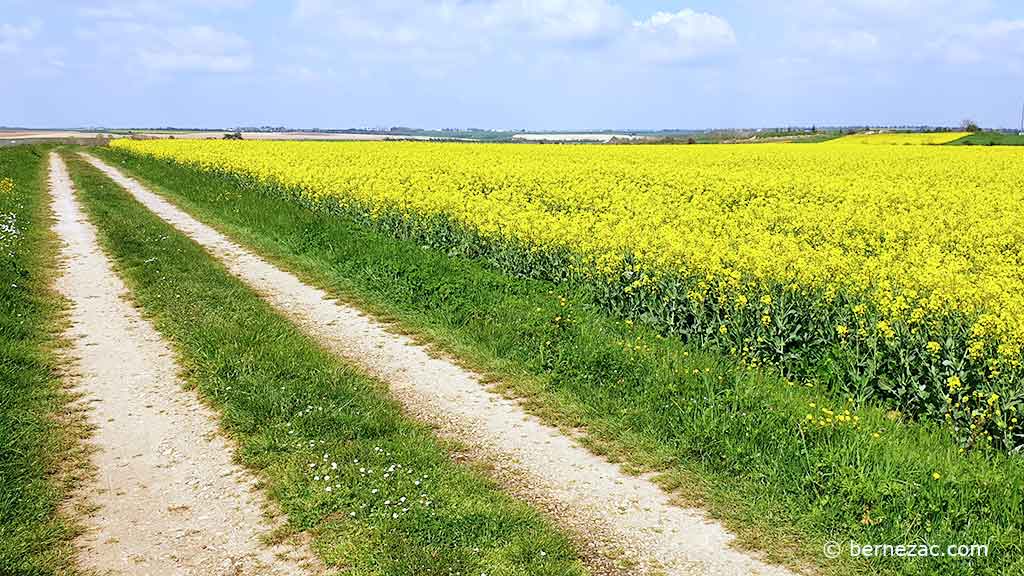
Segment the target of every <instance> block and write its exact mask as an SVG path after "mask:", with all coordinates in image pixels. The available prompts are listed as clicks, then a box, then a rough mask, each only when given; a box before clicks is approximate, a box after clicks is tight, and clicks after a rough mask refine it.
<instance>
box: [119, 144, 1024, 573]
mask: <svg viewBox="0 0 1024 576" xmlns="http://www.w3.org/2000/svg"><path fill="white" fill-rule="evenodd" d="M100 154H101V155H102V156H103V157H104V158H105V159H106V160H108V161H110V162H111V163H113V164H115V165H117V166H119V167H121V168H123V169H125V170H126V171H127V172H129V173H131V174H133V175H134V176H136V177H138V178H139V179H140V180H142V181H143V182H145V183H146V184H147V185H149V186H150V187H152V189H154V190H156V191H158V192H160V193H162V194H164V195H165V196H166V197H168V198H170V199H172V200H173V201H174V202H176V203H178V205H179V206H181V207H182V208H183V209H185V210H187V211H189V212H191V213H192V214H193V215H195V216H196V217H197V218H199V219H201V220H203V221H205V222H206V223H207V224H209V225H212V226H214V227H216V228H218V229H220V230H221V231H222V232H224V233H225V234H227V235H228V236H230V237H232V238H233V239H235V240H236V241H239V242H241V243H242V244H245V245H247V246H249V247H251V248H253V249H254V250H255V251H256V252H258V253H260V254H262V255H264V256H266V257H268V258H270V259H271V260H274V261H275V262H276V263H278V264H279V265H281V266H282V267H284V268H286V269H290V270H293V271H295V272H297V273H298V274H300V275H301V276H304V277H305V278H306V279H308V280H309V281H311V282H313V283H315V284H317V285H319V286H322V287H324V288H325V289H327V290H328V291H330V292H332V293H333V294H335V295H338V296H340V297H342V298H345V299H348V300H350V301H354V302H355V303H357V305H359V306H362V307H364V308H366V309H368V310H371V311H373V312H375V313H377V314H379V315H381V316H383V317H385V318H388V319H391V320H397V321H399V322H400V323H401V324H402V325H403V326H404V327H405V328H406V329H407V330H409V331H411V332H413V333H415V334H418V335H420V336H421V337H423V338H424V339H427V340H430V341H433V342H435V343H438V344H440V345H441V346H442V347H444V348H446V349H447V350H449V351H450V352H452V353H453V354H455V355H456V356H458V357H460V358H462V359H464V360H465V361H466V363H467V364H470V365H471V366H473V367H475V368H477V369H479V370H482V371H486V372H489V373H491V374H492V375H495V376H497V377H500V378H502V379H503V382H504V383H505V384H506V385H508V386H509V387H510V388H511V389H512V391H514V392H515V393H516V394H517V395H519V396H520V397H522V398H525V399H526V401H527V402H528V403H529V405H530V407H531V409H532V410H534V411H535V412H537V413H538V414H540V415H542V416H543V417H545V418H546V419H548V420H549V421H551V422H554V423H558V424H562V425H565V426H570V427H576V426H583V427H585V429H586V432H587V436H586V439H587V441H588V442H589V443H590V444H591V446H592V447H593V448H594V449H595V450H597V451H601V452H604V453H607V454H608V455H609V456H610V457H612V458H613V459H624V460H626V461H628V462H630V463H632V464H635V465H636V466H638V467H639V468H642V469H653V470H659V471H661V472H662V477H661V479H662V481H663V482H664V483H665V485H666V486H667V487H669V488H676V489H678V490H679V491H680V492H681V494H682V497H683V498H684V499H685V500H687V501H688V502H692V503H699V504H703V505H705V506H706V507H707V508H708V509H709V510H710V512H711V513H712V514H713V515H714V516H716V517H718V518H721V519H723V520H724V521H725V522H726V523H727V524H728V525H729V526H730V528H732V529H733V530H734V531H736V532H737V533H738V534H739V535H740V537H741V542H742V543H743V544H745V545H747V546H750V547H754V548H758V549H762V550H765V551H767V552H768V554H769V557H771V558H772V559H774V560H776V561H785V562H787V563H790V564H811V565H816V566H818V567H819V568H820V569H821V571H822V572H824V573H836V574H901V575H910V574H913V575H917V574H920V575H930V574H935V573H942V574H951V575H952V574H992V575H996V574H1006V573H1012V572H1013V571H1014V570H1016V571H1024V542H1022V533H1024V532H1022V528H1024V463H1022V461H1021V459H1020V458H1018V457H1015V456H1007V455H1004V454H998V453H980V452H976V453H970V454H962V453H961V452H960V449H959V448H958V447H957V445H956V443H955V441H954V440H953V439H952V438H951V437H950V436H949V435H948V433H947V431H946V430H945V429H944V427H943V426H942V424H941V423H929V422H909V421H906V420H904V419H903V418H901V417H900V416H899V415H897V414H895V413H891V412H886V411H885V410H883V409H878V408H872V407H860V408H857V409H853V408H852V405H851V404H849V403H848V400H847V399H845V398H838V397H833V396H831V395H829V394H828V393H827V392H826V391H824V390H819V389H815V388H807V387H805V386H800V385H797V384H795V383H792V382H787V381H785V380H783V379H781V378H778V377H777V376H774V375H772V374H771V373H769V372H763V371H759V370H750V369H744V368H742V367H737V366H736V365H735V363H734V362H733V361H731V360H730V359H728V358H727V357H725V356H722V355H718V354H712V353H705V352H702V351H700V350H698V349H696V348H695V347H693V346H690V345H687V344H686V343H683V342H680V341H678V340H676V339H667V338H662V337H661V336H660V335H659V334H657V333H655V332H653V331H651V330H648V329H646V328H644V327H642V326H637V325H633V324H631V323H628V322H623V321H621V320H619V319H616V318H612V317H609V316H608V315H607V314H605V313H604V312H602V311H601V310H600V309H599V308H598V307H597V306H596V305H595V304H594V303H593V299H592V296H591V294H590V293H589V292H588V291H587V290H586V289H585V288H581V287H574V286H569V285H554V284H551V283H546V282H541V281H536V280H530V279H523V278H513V277H510V276H508V275H505V274H502V273H500V272H499V271H497V270H495V269H494V268H492V267H490V266H488V265H486V264H485V263H482V262H479V261H474V260H471V259H465V258H460V257H450V256H448V255H446V254H443V253H440V252H438V251H433V250H427V249H424V248H422V247H420V246H417V245H416V244H414V243H411V242H408V241H402V240H396V239H393V238H391V237H388V236H386V235H384V234H381V233H379V232H378V231H375V230H373V229H372V228H370V227H367V226H365V225H363V224H360V223H358V222H355V221H353V220H352V219H349V218H346V217H344V216H340V215H337V214H331V213H327V212H324V211H319V210H315V209H311V208H309V207H307V206H304V205H302V204H301V203H300V202H296V201H295V200H294V199H292V198H288V197H283V196H282V195H281V194H280V192H279V191H278V190H276V189H273V188H271V187H265V186H262V185H260V184H257V183H254V182H252V181H249V180H247V179H244V178H239V177H236V176H234V175H231V174H220V173H213V172H204V171H200V170H196V169H193V168H189V167H186V166H181V165H177V164H174V163H170V162H164V161H160V160H155V159H152V158H146V157H135V156H132V155H130V154H127V153H124V152H119V151H116V150H103V151H101V152H100ZM847 410H849V411H850V414H846V413H845V412H846V411H847ZM829 541H838V542H841V543H842V544H843V545H844V546H845V545H846V544H847V543H849V542H851V541H852V542H854V543H861V544H892V545H897V544H920V543H925V542H927V543H936V544H939V545H941V546H942V547H943V549H944V548H945V547H946V546H948V545H951V544H986V545H988V546H989V553H988V555H987V556H984V557H974V558H959V557H956V558H954V557H950V556H942V557H936V558H924V559H915V560H912V561H908V560H907V559H906V558H893V557H888V558H871V559H864V558H851V557H850V555H849V554H848V553H845V552H844V553H843V554H841V555H840V557H839V558H837V559H834V560H832V559H828V558H826V557H825V555H824V554H823V546H824V544H825V543H826V542H829Z"/></svg>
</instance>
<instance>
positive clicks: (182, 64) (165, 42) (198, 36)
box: [138, 26, 252, 72]
mask: <svg viewBox="0 0 1024 576" xmlns="http://www.w3.org/2000/svg"><path fill="white" fill-rule="evenodd" d="M147 44H148V45H146V46H142V47H140V48H139V49H138V54H139V59H140V61H141V62H142V64H143V65H144V66H145V67H147V68H149V69H151V70H155V71H188V70H193V71H206V72H240V71H243V70H247V69H249V68H250V67H251V66H252V55H251V54H250V52H249V43H248V42H246V40H245V39H244V38H242V37H241V36H238V35H236V34H232V33H230V32H224V31H220V30H217V29H214V28H211V27H210V26H187V27H182V28H171V29H168V30H166V31H163V32H161V33H159V34H157V35H156V36H155V37H153V38H152V39H151V41H150V42H148V43H147Z"/></svg>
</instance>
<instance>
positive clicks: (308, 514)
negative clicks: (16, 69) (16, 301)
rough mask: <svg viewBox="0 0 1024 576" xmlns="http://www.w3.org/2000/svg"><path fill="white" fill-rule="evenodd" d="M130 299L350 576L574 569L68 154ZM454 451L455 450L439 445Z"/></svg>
mask: <svg viewBox="0 0 1024 576" xmlns="http://www.w3.org/2000/svg"><path fill="white" fill-rule="evenodd" d="M69 160H70V162H69V165H70V168H71V170H72V175H73V178H74V181H75V185H76V187H77V189H78V190H79V195H80V197H81V198H82V200H83V202H84V204H85V206H86V210H87V212H88V214H89V215H90V217H91V218H92V220H93V221H94V222H95V223H96V224H97V227H98V228H99V230H100V239H101V243H102V245H103V246H104V248H105V249H106V250H107V251H108V253H109V254H110V255H111V256H112V257H113V259H114V260H115V262H116V266H117V268H118V269H119V270H120V271H121V273H122V274H123V276H124V277H125V280H126V282H127V283H128V285H129V286H130V287H131V289H132V292H133V294H134V297H135V299H136V301H137V302H138V303H139V304H140V306H141V307H142V309H143V311H144V312H145V313H146V314H147V315H148V316H149V317H151V318H152V319H153V321H154V322H155V324H156V326H157V328H158V329H159V330H160V331H161V332H162V333H163V334H164V335H165V336H167V337H168V338H169V339H170V340H171V341H172V343H173V344H174V345H175V346H176V348H177V349H178V351H179V354H180V358H181V360H182V363H183V365H184V369H185V371H186V374H187V376H188V381H189V382H190V383H191V384H193V385H195V386H196V387H197V388H198V390H199V391H200V393H201V394H202V396H203V398H204V399H207V400H208V401H209V402H210V403H211V404H213V405H214V406H215V407H216V408H217V409H218V410H219V411H220V412H221V413H222V415H223V420H222V423H223V426H224V427H225V428H226V429H227V430H228V432H229V433H230V434H231V435H232V436H233V437H234V438H236V440H237V441H238V443H239V445H240V447H241V449H240V457H241V459H242V461H243V462H244V463H245V464H246V465H248V466H250V467H252V468H255V469H258V470H260V471H261V472H262V475H263V478H264V479H265V480H266V481H267V483H268V486H269V491H270V494H271V495H272V496H273V497H274V498H275V499H277V500H278V501H279V502H280V503H281V505H282V507H283V509H284V510H285V511H286V513H287V515H288V519H289V523H290V526H291V527H292V528H294V529H298V530H309V531H311V532H312V533H313V535H314V539H315V547H316V549H317V550H318V551H319V553H320V555H321V556H322V557H323V558H324V559H325V560H326V561H327V562H328V564H329V565H332V566H338V567H344V568H348V569H350V570H351V572H347V573H350V574H381V575H385V574H386V575H388V576H392V575H400V574H409V575H416V576H421V575H429V574H437V575H441V574H444V575H448V574H481V573H486V574H503V575H519V574H522V575H538V574H539V575H543V574H548V575H569V574H582V573H584V571H583V569H582V568H581V566H580V564H579V562H578V561H577V559H576V557H575V555H574V552H573V550H572V547H571V546H570V544H569V542H568V541H567V540H566V538H564V537H563V536H562V535H561V534H560V533H559V532H558V531H556V530H555V529H553V528H552V527H551V526H550V525H549V524H548V523H547V521H546V520H544V519H543V518H542V517H540V516H539V515H538V513H536V512H534V511H533V510H532V509H530V508H529V507H528V506H526V505H524V504H522V503H519V502H516V501H514V500H512V499H511V498H509V497H507V496H504V495H503V494H501V493H500V492H499V491H498V490H497V489H496V488H495V487H494V486H492V485H491V484H490V483H489V482H488V481H486V480H484V479H483V478H482V476H481V475H479V474H477V473H475V472H472V471H469V470H467V469H464V468H462V467H460V466H457V465H455V464H453V463H452V462H451V461H450V459H449V455H448V452H447V451H446V449H445V448H446V447H444V446H441V445H440V444H439V443H438V442H437V441H436V440H435V439H434V438H433V436H432V435H431V434H430V432H429V430H426V429H425V428H423V427H421V426H419V425H415V424H412V423H410V422H409V421H408V420H407V419H405V418H404V416H403V415H402V414H401V412H400V410H399V408H398V406H397V405H396V404H395V403H394V402H393V401H391V400H390V399H389V397H388V395H387V393H386V391H385V390H384V389H383V387H382V386H381V385H380V384H379V383H378V382H375V381H373V380H370V379H368V378H366V377H363V376H361V375H360V374H358V373H356V372H355V371H353V370H350V369H349V368H347V367H345V366H344V365H342V364H341V363H340V362H338V361H337V360H336V359H334V358H333V357H332V356H331V355H330V354H329V353H327V352H325V351H323V350H321V349H320V348H319V347H318V346H317V345H316V344H314V343H313V342H311V341H310V340H309V339H308V338H306V337H305V336H303V335H302V334H301V333H300V332H299V331H298V329H296V328H295V327H294V326H292V325H291V324H290V323H289V322H288V321H287V320H285V319H283V318H282V317H280V316H278V315H277V314H275V313H274V312H273V311H272V310H271V308H270V307H269V305H268V304H266V303H264V302H263V301H262V300H260V299H259V297H258V296H256V295H255V294H254V293H253V292H251V291H250V290H248V289H247V288H246V287H245V286H244V285H243V284H242V283H241V282H240V281H238V280H236V279H235V278H234V277H232V276H230V275H229V274H228V272H227V271H225V270H224V269H223V268H222V267H221V266H220V265H219V264H218V263H216V262H215V261H214V260H213V259H212V258H211V257H210V256H209V255H207V254H206V253H205V252H204V251H203V250H202V249H201V248H199V247H198V246H197V245H196V244H194V243H193V242H191V241H190V240H188V239H187V238H185V237H184V236H182V235H181V234H178V233H176V232H175V231H174V230H173V229H172V228H170V227H169V226H167V225H166V224H164V223H163V222H162V221H161V220H159V219H158V218H157V217H156V216H154V215H152V214H151V213H149V212H148V211H147V210H146V209H145V208H143V207H142V206H141V205H139V204H138V203H136V202H135V201H134V200H132V199H131V198H130V197H129V196H128V195H127V193H126V192H124V191H123V190H121V189H120V188H119V187H118V186H117V185H116V184H114V183H113V182H112V181H110V180H109V179H107V178H106V177H105V176H103V175H102V174H101V173H100V172H98V171H97V170H95V169H94V168H92V167H91V166H88V165H87V164H85V163H84V162H83V161H82V160H81V159H80V158H78V157H77V156H75V157H73V158H69ZM449 448H453V449H454V448H455V447H449Z"/></svg>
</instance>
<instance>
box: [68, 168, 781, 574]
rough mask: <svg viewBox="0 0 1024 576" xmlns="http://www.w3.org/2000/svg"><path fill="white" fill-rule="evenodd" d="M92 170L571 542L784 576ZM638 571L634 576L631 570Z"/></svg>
mask: <svg viewBox="0 0 1024 576" xmlns="http://www.w3.org/2000/svg"><path fill="white" fill-rule="evenodd" d="M84 156H85V157H86V158H87V159H88V160H89V161H90V162H91V163H92V164H93V165H94V166H96V167H97V168H99V169H100V170H102V171H103V172H105V173H106V174H107V175H108V176H110V177H111V178H112V179H113V180H115V181H116V182H117V183H118V184H120V185H122V186H124V187H125V188H126V189H127V190H128V191H129V192H130V193H131V194H132V195H133V196H134V197H135V198H136V199H138V200H139V201H140V202H141V203H142V204H143V205H145V206H146V207H147V208H149V209H150V210H152V211H153V212H154V213H156V214H157V215H159V216H160V217H161V218H163V219H164V220H165V221H167V222H168V223H170V224H171V225H172V226H174V227H175V228H177V229H178V230H180V231H182V232H184V233H185V234H186V235H188V236H189V237H190V238H192V239H193V240H194V241H196V242H197V243H199V244H200V245H202V246H203V247H205V248H206V249H207V250H208V251H209V252H210V253H211V254H213V255H214V256H215V257H217V258H219V259H221V260H222V261H223V262H224V264H225V265H226V266H227V268H228V269H229V270H230V271H231V272H232V273H233V274H235V275H236V276H238V277H239V278H241V279H242V280H243V281H244V282H246V283H247V284H249V285H250V286H252V287H253V288H254V289H255V290H256V291H257V292H259V293H260V294H261V295H262V296H263V297H264V298H266V299H267V300H268V301H269V302H270V303H271V304H272V305H274V306H275V307H277V308H278V309H279V310H281V311H283V312H284V313H285V314H287V315H288V316H289V317H291V318H292V319H293V320H294V321H295V322H296V323H297V324H299V325H300V326H302V327H303V328H304V330H306V331H307V332H308V333H309V334H311V335H313V336H314V337H316V338H317V339H318V340H320V341H321V342H323V343H324V344H325V345H326V346H327V347H328V348H330V349H332V350H334V351H336V352H337V353H338V354H339V355H341V356H343V357H344V358H346V359H347V360H348V361H350V362H353V363H355V364H357V365H359V366H361V367H362V368H363V369H365V370H366V371H367V372H369V373H370V374H372V375H374V376H376V377H377V378H379V379H381V380H382V381H384V382H386V383H387V384H388V385H389V387H390V389H391V391H392V393H393V394H394V395H395V396H396V397H397V398H398V399H399V400H400V401H401V402H402V403H403V405H404V406H405V408H406V409H407V410H408V411H409V412H410V413H412V414H413V415H415V416H417V417H418V418H420V419H421V420H424V421H426V422H429V423H430V424H432V425H433V426H434V427H435V428H436V429H437V430H438V432H439V433H440V434H441V435H443V436H446V437H450V438H454V439H456V440H458V441H459V442H461V443H462V444H464V445H466V446H469V447H471V448H472V449H474V450H475V451H476V452H477V454H476V457H478V458H481V459H485V460H487V461H488V462H489V463H491V464H493V465H494V466H496V467H498V469H499V470H498V473H497V477H498V479H499V481H501V482H502V483H503V484H504V485H505V487H506V488H507V489H509V490H510V491H512V492H514V493H518V494H520V495H523V496H525V497H526V498H528V499H529V500H531V501H532V502H533V503H535V504H536V505H538V506H540V507H541V508H543V509H545V510H546V511H547V512H548V513H549V514H550V515H552V516H553V517H555V518H556V520H558V521H559V522H561V523H562V524H563V525H565V526H567V527H569V528H570V529H573V530H574V531H576V533H577V534H584V535H593V534H608V535H610V537H611V538H612V541H613V543H614V545H616V546H620V547H622V548H623V549H624V552H625V554H626V556H627V557H629V558H632V559H633V560H635V561H636V562H638V563H639V566H641V567H647V568H650V569H652V570H654V571H657V570H661V571H663V573H666V574H672V575H677V574H707V575H715V576H740V575H742V576H750V575H757V574H760V575H775V576H782V575H789V574H791V572H789V571H788V570H786V569H784V568H781V567H778V566H772V565H768V564H765V563H764V562H762V561H760V560H758V559H757V558H754V557H753V556H751V555H749V554H747V553H744V552H741V551H738V550H735V549H733V548H731V547H730V542H731V541H732V540H733V539H734V537H733V535H732V534H730V533H729V532H728V531H726V530H725V529H724V528H723V527H722V526H721V525H720V524H718V523H716V522H713V521H710V520H709V519H708V518H707V517H706V516H705V515H704V514H703V513H702V511H700V510H695V509H684V508H680V507H677V506H675V505H673V504H672V503H671V501H670V498H669V496H668V495H667V494H665V493H664V492H663V491H662V490H661V489H660V488H659V487H658V486H657V485H655V484H654V483H652V482H651V481H649V480H647V479H645V478H640V477H636V476H631V475H629V474H626V473H624V472H623V471H622V470H621V469H620V468H619V467H618V466H616V465H614V464H611V463H609V462H607V461H605V460H603V459H602V458H600V457H598V456H595V455H594V454H592V453H590V452H589V451H587V450H586V449H585V448H583V447H582V446H580V445H579V444H578V443H577V442H576V441H575V440H573V439H571V438H570V437H568V436H566V435H565V434H563V433H561V432H560V431H559V430H557V429H556V428H553V427H551V426H548V425H545V424H543V423H542V422H540V421H539V420H538V419H537V418H535V417H533V416H531V415H529V414H527V413H526V412H525V411H524V410H523V409H522V407H521V406H519V405H518V404H517V403H515V402H514V401H511V400H508V399H506V398H503V397H502V396H500V395H499V394H497V393H495V392H493V391H491V390H490V389H489V388H488V386H487V385H485V384H484V383H483V382H482V380H481V378H480V377H479V376H478V375H476V374H473V373H472V372H469V371H467V370H465V369H463V368H461V367H459V366H458V365H456V364H455V363H454V362H451V361H449V360H447V359H445V358H443V357H441V356H440V355H438V354H436V353H432V352H430V351H428V350H427V349H425V348H424V347H422V346H419V345H416V344H414V343H413V342H412V341H411V340H410V339H409V338H407V337H404V336H400V335H396V334H393V333H391V332H389V331H388V330H387V328H386V327H385V326H384V325H382V324H381V323H379V322H378V321H376V320H374V319H373V318H371V317H369V316H367V315H365V314H363V313H362V312H361V311H359V310H358V309H355V308H353V307H351V306H348V305H346V304H343V303H339V302H336V301H334V300H332V299H331V298H330V297H329V296H328V295H327V294H326V293H325V292H324V291H322V290H320V289H318V288H315V287H312V286H309V285H307V284H304V283H302V282H301V281H300V280H299V279H298V278H296V277H295V276H294V275H292V274H289V273H287V272H285V271H282V270H281V269H279V268H276V267H275V266H273V265H271V264H269V263H268V262H266V261H265V260H263V259H261V258H259V257H258V256H256V255H254V254H252V253H251V252H249V251H247V250H245V249H243V248H242V247H240V246H238V245H237V244H235V243H233V242H231V241H230V240H228V239H227V238H226V237H224V236H223V235H221V234H220V233H218V232H217V231H215V230H213V229H212V228H210V227H208V226H206V225H204V224H202V223H200V222H198V221H197V220H195V219H194V218H192V217H191V216H189V215H188V214H186V213H184V212H182V211H181V210H179V209H178V208H176V207H175V206H173V205H172V204H170V203H169V202H167V201H166V200H164V199H162V198H161V197H159V196H157V195H155V194H153V193H152V192H150V191H149V190H147V189H146V188H144V187H143V186H142V185H141V184H139V183H138V182H137V181H135V180H133V179H130V178H127V177H125V176H124V175H123V174H121V173H120V172H119V171H118V170H116V169H114V168H113V167H111V166H109V165H107V164H105V163H103V162H102V161H100V160H98V159H97V158H95V157H92V156H89V155H84ZM642 571H644V570H643V569H638V572H642Z"/></svg>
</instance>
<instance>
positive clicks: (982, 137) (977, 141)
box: [948, 132, 1024, 146]
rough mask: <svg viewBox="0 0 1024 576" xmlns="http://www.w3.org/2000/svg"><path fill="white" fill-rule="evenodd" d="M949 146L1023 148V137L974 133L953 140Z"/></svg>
mask: <svg viewBox="0 0 1024 576" xmlns="http://www.w3.org/2000/svg"><path fill="white" fill-rule="evenodd" d="M948 145H949V146H1024V136H1021V135H1019V134H1015V133H1007V132H975V133H974V134H971V135H969V136H964V137H963V138H960V139H959V140H954V141H953V142H950V143H949V144H948Z"/></svg>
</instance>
